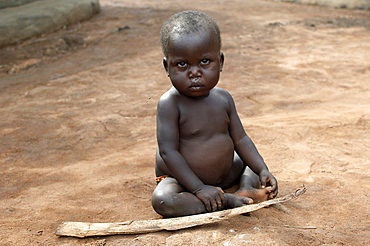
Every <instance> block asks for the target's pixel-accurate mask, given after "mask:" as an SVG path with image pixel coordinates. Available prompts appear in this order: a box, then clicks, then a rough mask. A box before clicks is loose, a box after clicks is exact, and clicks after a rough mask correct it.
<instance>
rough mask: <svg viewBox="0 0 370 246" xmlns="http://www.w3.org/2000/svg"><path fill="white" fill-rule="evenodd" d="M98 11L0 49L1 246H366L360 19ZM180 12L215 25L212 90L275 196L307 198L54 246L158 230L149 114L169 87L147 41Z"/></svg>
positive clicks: (263, 12) (326, 14) (369, 233)
mask: <svg viewBox="0 0 370 246" xmlns="http://www.w3.org/2000/svg"><path fill="white" fill-rule="evenodd" d="M100 2H101V5H102V12H101V13H100V14H99V15H97V16H95V17H94V18H92V19H91V20H89V21H86V22H83V23H81V24H78V25H74V26H70V27H68V28H66V29H64V30H61V31H59V32H56V33H52V34H48V35H44V36H42V37H38V38H33V39H31V40H28V41H26V42H24V43H21V44H18V45H16V46H9V47H6V48H3V49H1V50H0V61H1V62H0V65H1V67H0V105H1V107H0V115H1V121H0V167H1V169H0V170H1V171H0V178H1V179H0V180H1V181H0V182H1V183H0V231H1V233H0V242H1V245H244V244H245V245H368V244H369V243H370V223H369V221H370V218H369V202H370V199H369V189H370V178H369V177H370V176H369V175H370V171H369V164H370V161H369V159H370V151H369V150H370V96H369V95H370V94H369V93H370V59H369V57H370V12H369V11H363V10H346V9H331V8H326V7H318V6H303V5H295V4H290V3H282V2H270V1H258V0H249V1H237V0H235V1H226V0H220V1H210V0H205V1H194V0H189V1H169V0H167V1H161V3H160V4H159V1H158V2H157V1H149V0H146V1H133V0H126V1H118V0H116V1H113V0H101V1H100ZM186 9H196V10H201V11H204V12H206V13H208V14H210V15H211V16H213V17H214V18H215V19H217V20H218V22H219V25H220V27H221V30H222V35H223V52H224V53H225V59H226V61H225V67H224V71H223V72H222V77H221V81H220V83H219V86H220V87H222V88H225V89H227V90H229V91H230V92H231V94H232V95H233V96H234V99H235V101H236V104H237V108H238V111H239V114H240V117H241V119H242V121H243V124H244V126H245V129H246V130H247V131H248V133H249V135H250V136H251V137H252V139H253V140H254V142H255V143H256V145H257V147H258V149H259V150H260V152H261V154H262V155H263V156H264V158H265V161H266V162H267V163H268V165H269V167H270V169H271V172H272V173H274V174H275V176H276V177H277V178H278V180H279V182H280V183H279V184H280V195H281V196H283V195H286V194H289V193H291V192H292V191H294V190H295V189H296V188H298V187H300V186H301V185H303V184H304V185H305V186H306V187H307V189H308V191H307V193H306V194H304V195H303V196H301V197H300V198H298V199H296V200H293V201H289V202H287V203H285V204H284V206H283V207H270V208H265V209H261V210H258V211H256V212H253V213H252V214H251V215H250V216H237V217H234V218H232V219H229V220H226V221H223V222H220V223H216V224H212V225H207V226H201V227H197V228H191V229H186V230H181V231H175V232H166V231H164V232H157V233H151V234H142V235H121V236H109V237H94V238H87V239H76V238H70V237H57V236H55V235H54V234H53V233H54V232H55V230H56V228H57V226H58V225H59V224H60V223H61V222H63V221H87V222H117V221H126V220H142V219H158V218H160V217H159V216H158V215H157V214H156V213H155V212H154V211H153V210H152V208H151V204H150V199H151V193H152V190H153V189H154V186H155V182H154V171H153V163H154V152H155V148H156V139H155V110H156V103H157V101H158V99H159V97H160V96H161V94H162V93H163V92H164V91H166V90H167V89H168V88H169V87H170V83H169V81H168V78H167V77H166V75H165V72H164V70H163V68H162V63H161V60H162V54H161V50H160V46H159V41H158V32H159V29H160V27H161V23H162V22H163V21H164V20H166V19H167V18H168V17H169V16H170V15H172V14H174V13H176V12H179V11H181V10H186ZM125 26H128V27H129V28H125V29H124V28H123V29H122V30H121V31H117V28H118V27H125ZM286 226H292V227H293V228H292V227H286ZM294 227H295V228H294ZM307 228H314V229H307Z"/></svg>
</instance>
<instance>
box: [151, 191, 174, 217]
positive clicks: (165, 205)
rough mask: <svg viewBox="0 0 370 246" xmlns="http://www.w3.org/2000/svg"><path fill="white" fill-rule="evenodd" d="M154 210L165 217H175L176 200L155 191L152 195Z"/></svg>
mask: <svg viewBox="0 0 370 246" xmlns="http://www.w3.org/2000/svg"><path fill="white" fill-rule="evenodd" d="M152 206H153V209H154V210H155V211H156V212H157V213H158V214H160V215H162V216H163V217H173V216H174V214H175V213H174V212H175V207H176V205H175V203H174V199H173V198H172V197H171V196H169V195H168V194H165V193H163V192H158V191H154V193H153V195H152Z"/></svg>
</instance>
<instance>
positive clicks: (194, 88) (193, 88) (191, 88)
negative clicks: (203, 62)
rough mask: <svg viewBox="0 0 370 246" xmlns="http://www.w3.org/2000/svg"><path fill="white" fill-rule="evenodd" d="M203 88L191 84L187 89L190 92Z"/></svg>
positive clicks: (197, 84) (200, 85) (198, 84)
mask: <svg viewBox="0 0 370 246" xmlns="http://www.w3.org/2000/svg"><path fill="white" fill-rule="evenodd" d="M202 87H203V85H202V84H201V83H191V85H190V86H189V89H190V90H192V91H196V90H200V89H201V88H202Z"/></svg>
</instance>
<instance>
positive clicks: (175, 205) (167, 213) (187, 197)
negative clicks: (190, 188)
mask: <svg viewBox="0 0 370 246" xmlns="http://www.w3.org/2000/svg"><path fill="white" fill-rule="evenodd" d="M152 205H153V208H154V210H155V211H156V212H157V213H158V214H160V215H162V216H163V217H177V216H186V215H192V214H200V213H205V212H206V208H205V206H204V204H203V202H202V201H201V200H199V199H198V198H197V197H196V196H195V195H193V194H192V193H190V192H187V191H185V189H184V188H183V187H182V186H181V185H180V184H179V183H178V182H177V180H176V179H174V178H172V177H167V178H165V179H164V180H162V181H161V182H160V183H159V184H158V185H157V187H156V188H155V190H154V192H153V195H152Z"/></svg>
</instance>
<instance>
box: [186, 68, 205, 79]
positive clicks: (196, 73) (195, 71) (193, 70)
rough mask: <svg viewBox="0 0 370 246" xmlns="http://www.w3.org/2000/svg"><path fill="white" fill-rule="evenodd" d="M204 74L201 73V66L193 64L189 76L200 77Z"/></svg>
mask: <svg viewBox="0 0 370 246" xmlns="http://www.w3.org/2000/svg"><path fill="white" fill-rule="evenodd" d="M201 75H202V74H201V70H200V67H199V66H191V67H190V69H189V77H190V78H194V77H200V76H201Z"/></svg>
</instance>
